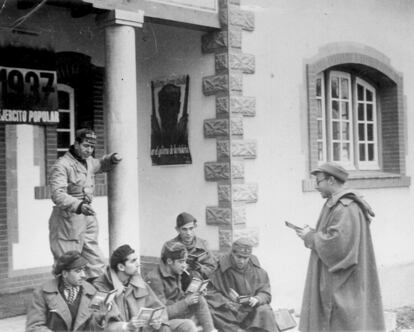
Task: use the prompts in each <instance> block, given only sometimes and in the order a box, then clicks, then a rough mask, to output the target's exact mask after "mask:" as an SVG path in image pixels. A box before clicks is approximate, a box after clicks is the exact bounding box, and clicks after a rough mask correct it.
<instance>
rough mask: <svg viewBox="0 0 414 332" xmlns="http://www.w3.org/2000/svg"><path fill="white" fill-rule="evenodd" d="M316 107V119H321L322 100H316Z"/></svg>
mask: <svg viewBox="0 0 414 332" xmlns="http://www.w3.org/2000/svg"><path fill="white" fill-rule="evenodd" d="M316 104H317V107H318V113H317V117H318V118H321V117H322V100H320V99H318V100H317V101H316Z"/></svg>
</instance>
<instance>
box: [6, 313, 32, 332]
mask: <svg viewBox="0 0 414 332" xmlns="http://www.w3.org/2000/svg"><path fill="white" fill-rule="evenodd" d="M25 322H26V315H23V316H16V317H12V318H4V319H0V331H1V332H24V324H25Z"/></svg>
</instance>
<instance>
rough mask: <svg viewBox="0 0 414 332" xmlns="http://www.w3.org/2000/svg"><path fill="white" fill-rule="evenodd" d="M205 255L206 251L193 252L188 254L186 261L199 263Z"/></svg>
mask: <svg viewBox="0 0 414 332" xmlns="http://www.w3.org/2000/svg"><path fill="white" fill-rule="evenodd" d="M206 255H207V251H205V250H199V251H195V252H193V253H189V254H188V257H187V259H188V260H189V261H199V260H200V259H201V258H202V257H204V256H206Z"/></svg>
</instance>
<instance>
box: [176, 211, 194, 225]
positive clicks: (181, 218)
mask: <svg viewBox="0 0 414 332" xmlns="http://www.w3.org/2000/svg"><path fill="white" fill-rule="evenodd" d="M190 222H194V223H196V222H197V219H196V218H194V217H193V216H192V215H191V214H189V213H187V212H182V213H180V214H179V215H178V216H177V228H180V227H182V226H184V225H185V224H189V223H190Z"/></svg>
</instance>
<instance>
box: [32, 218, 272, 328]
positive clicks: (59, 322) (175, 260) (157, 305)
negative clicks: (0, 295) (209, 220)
mask: <svg viewBox="0 0 414 332" xmlns="http://www.w3.org/2000/svg"><path fill="white" fill-rule="evenodd" d="M196 223H197V221H196V219H195V218H194V217H193V216H192V215H190V214H188V213H185V212H183V213H181V214H180V215H179V216H178V217H177V224H176V230H177V232H178V236H177V237H176V238H174V239H172V240H170V241H167V242H166V243H165V244H164V245H163V247H162V251H161V260H160V262H159V264H157V266H156V267H155V268H154V269H153V270H152V271H150V272H149V273H148V274H147V276H146V278H145V280H144V279H143V277H142V276H141V274H140V265H139V259H138V255H137V254H136V253H135V251H134V250H133V249H132V248H131V247H130V246H129V245H127V244H125V245H122V246H120V247H118V248H117V249H115V250H114V251H113V253H112V254H111V257H110V260H109V266H107V267H106V269H105V271H104V272H103V274H102V275H100V276H99V277H97V278H96V279H94V280H89V281H91V282H92V283H90V282H88V281H86V280H85V278H86V276H85V268H86V266H87V263H88V262H87V261H86V260H85V259H84V258H83V257H82V256H81V254H80V253H79V252H77V251H68V252H66V253H64V254H63V255H62V256H60V257H59V259H58V260H57V262H56V264H55V266H54V275H55V278H53V279H51V280H49V281H48V282H46V283H45V284H43V285H42V286H41V287H40V288H38V289H36V290H35V291H34V293H33V299H32V303H31V306H30V308H29V310H28V313H27V322H26V331H30V332H40V331H42V332H43V331H56V332H57V331H59V332H60V331H114V332H115V331H116V332H118V331H119V332H137V331H140V332H150V331H160V332H166V331H172V332H196V331H203V332H215V331H216V332H217V331H220V332H240V331H249V332H259V331H262V332H276V331H278V328H277V326H276V322H275V318H274V313H273V311H272V308H271V307H270V301H271V291H270V283H269V278H268V275H267V273H266V271H264V270H263V269H262V268H261V267H260V264H259V261H258V259H257V257H256V256H254V255H252V248H253V243H252V241H251V240H250V239H248V238H240V239H238V240H236V241H235V242H234V243H233V244H232V248H231V251H230V252H229V253H227V254H224V255H222V256H221V257H220V258H219V259H216V258H215V256H214V255H213V254H212V253H211V251H210V250H209V249H208V246H207V243H206V241H204V240H202V239H200V238H198V237H197V236H195V228H196ZM205 280H208V282H203V281H205ZM194 285H196V286H195V287H194ZM205 285H207V288H204V286H205ZM102 294H104V296H103V297H102ZM98 295H99V296H98ZM97 299H100V301H97Z"/></svg>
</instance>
